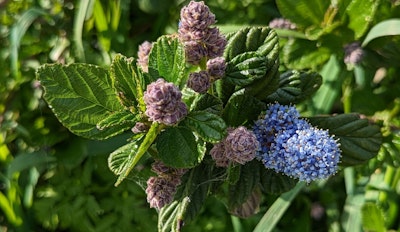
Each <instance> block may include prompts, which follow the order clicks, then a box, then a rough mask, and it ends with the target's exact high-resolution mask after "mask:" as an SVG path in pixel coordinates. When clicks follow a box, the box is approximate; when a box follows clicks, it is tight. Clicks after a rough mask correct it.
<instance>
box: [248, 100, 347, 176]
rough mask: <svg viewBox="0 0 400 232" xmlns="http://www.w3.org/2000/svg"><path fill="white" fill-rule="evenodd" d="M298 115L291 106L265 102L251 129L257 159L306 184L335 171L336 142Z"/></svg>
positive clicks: (267, 166) (337, 154) (337, 147)
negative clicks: (262, 114) (264, 106)
mask: <svg viewBox="0 0 400 232" xmlns="http://www.w3.org/2000/svg"><path fill="white" fill-rule="evenodd" d="M299 117H300V115H299V113H298V111H297V110H296V108H295V107H294V106H282V105H280V104H279V103H275V104H272V105H269V108H268V109H267V111H266V113H265V115H264V117H263V118H260V119H259V120H257V121H256V122H255V125H254V128H253V132H254V134H255V135H256V137H257V140H258V141H259V143H260V147H259V149H258V151H257V158H258V159H260V160H261V161H262V162H263V163H264V165H265V167H266V168H269V169H273V170H275V171H276V172H281V173H284V174H286V175H288V176H290V177H293V178H296V179H299V180H301V181H305V182H307V183H310V182H311V181H314V180H318V179H325V178H327V177H329V176H331V175H333V174H335V173H336V172H337V169H338V163H339V160H340V156H341V155H340V149H339V144H338V143H337V141H336V140H335V139H334V137H333V136H330V135H329V133H328V131H327V130H321V129H318V128H315V127H313V126H312V125H311V124H310V123H308V122H307V121H306V120H304V119H301V118H299Z"/></svg>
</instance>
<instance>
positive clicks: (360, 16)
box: [346, 0, 381, 40]
mask: <svg viewBox="0 0 400 232" xmlns="http://www.w3.org/2000/svg"><path fill="white" fill-rule="evenodd" d="M380 2H381V1H380V0H353V1H351V2H350V4H349V5H348V7H347V9H346V13H347V15H348V16H349V19H348V20H349V23H348V27H349V28H350V29H352V30H353V31H354V33H355V39H356V40H357V39H359V38H360V37H362V36H363V35H364V34H365V32H366V31H367V29H368V28H369V26H370V24H371V22H372V21H373V20H374V17H375V13H376V10H377V8H378V6H379V4H380Z"/></svg>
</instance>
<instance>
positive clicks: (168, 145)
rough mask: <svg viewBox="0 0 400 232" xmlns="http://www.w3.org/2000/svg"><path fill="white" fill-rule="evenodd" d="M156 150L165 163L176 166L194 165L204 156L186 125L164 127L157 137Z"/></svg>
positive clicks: (186, 166) (189, 166) (187, 166)
mask: <svg viewBox="0 0 400 232" xmlns="http://www.w3.org/2000/svg"><path fill="white" fill-rule="evenodd" d="M157 150H158V156H159V158H160V159H161V160H162V161H163V163H165V165H167V166H171V167H176V168H191V167H194V166H196V165H197V164H199V163H200V162H201V160H202V159H203V156H204V153H201V152H200V151H199V150H198V145H197V142H196V138H195V136H194V135H193V133H192V131H191V130H190V129H188V128H186V127H170V128H167V129H165V130H164V131H163V132H162V133H161V134H160V135H159V136H158V138H157Z"/></svg>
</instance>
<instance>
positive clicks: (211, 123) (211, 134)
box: [183, 111, 226, 143]
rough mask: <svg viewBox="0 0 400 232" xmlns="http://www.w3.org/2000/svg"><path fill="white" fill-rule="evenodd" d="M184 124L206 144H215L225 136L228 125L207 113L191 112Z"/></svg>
mask: <svg viewBox="0 0 400 232" xmlns="http://www.w3.org/2000/svg"><path fill="white" fill-rule="evenodd" d="M183 123H184V125H186V126H187V127H188V128H190V129H192V131H194V132H195V133H197V134H198V135H199V136H200V137H201V138H202V139H203V140H204V141H206V142H211V143H215V142H218V141H220V140H222V139H223V138H224V136H225V129H226V125H225V122H224V120H222V118H220V117H219V116H217V115H215V114H211V113H208V112H206V111H195V112H191V113H190V114H189V115H187V116H186V118H185V120H184V121H183Z"/></svg>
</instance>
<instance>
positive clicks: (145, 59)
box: [137, 41, 153, 72]
mask: <svg viewBox="0 0 400 232" xmlns="http://www.w3.org/2000/svg"><path fill="white" fill-rule="evenodd" d="M152 47H153V44H152V43H150V42H149V41H144V42H143V43H142V44H141V45H139V51H138V60H137V63H138V65H139V66H140V67H141V68H142V70H143V71H144V72H148V71H149V54H150V51H151V48H152Z"/></svg>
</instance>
